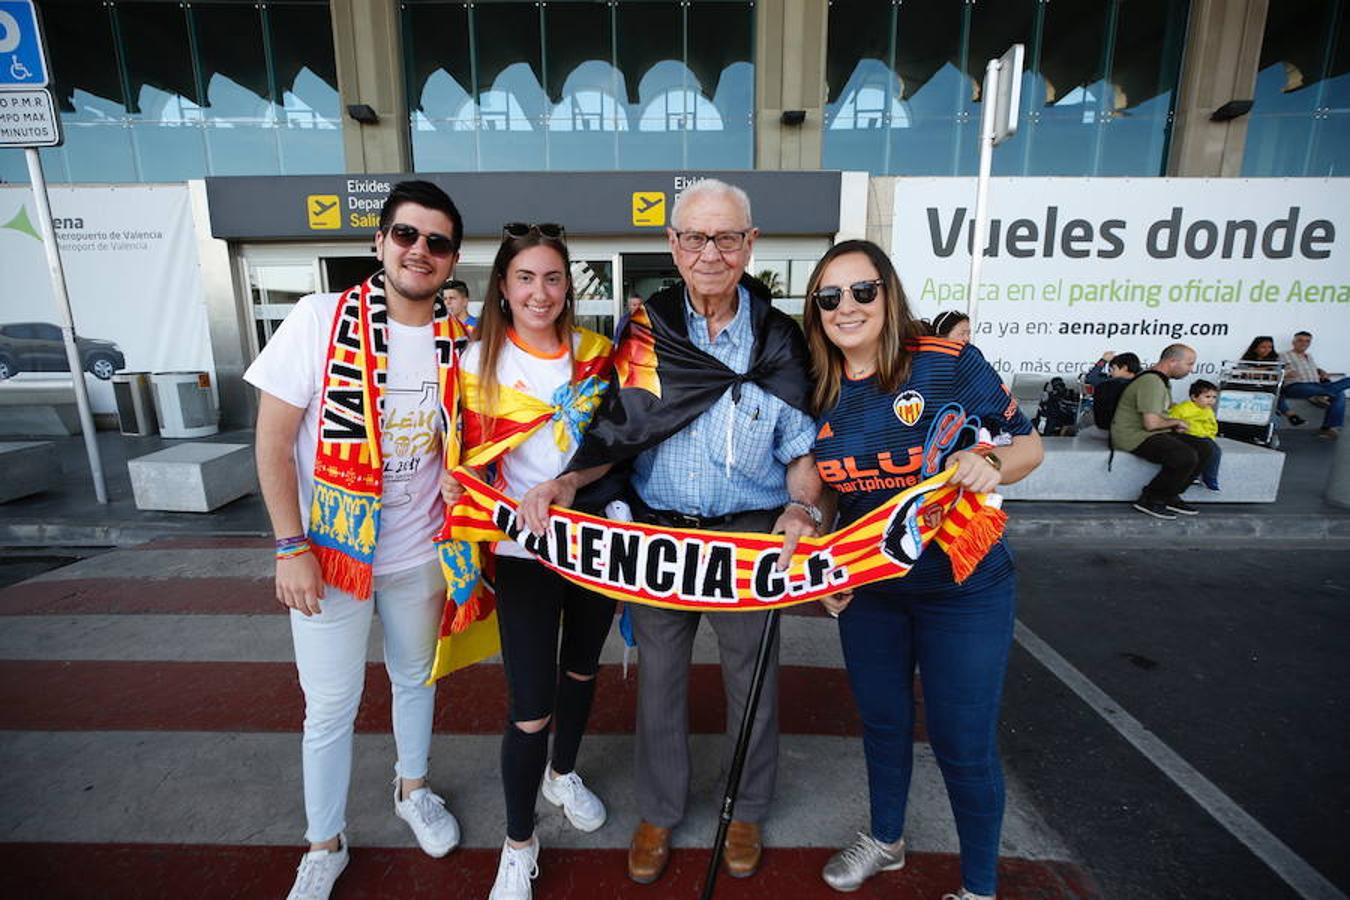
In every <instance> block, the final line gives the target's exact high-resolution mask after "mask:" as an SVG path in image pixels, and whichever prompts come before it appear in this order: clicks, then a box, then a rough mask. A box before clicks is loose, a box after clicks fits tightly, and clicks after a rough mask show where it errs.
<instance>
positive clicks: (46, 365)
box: [0, 322, 127, 381]
mask: <svg viewBox="0 0 1350 900" xmlns="http://www.w3.org/2000/svg"><path fill="white" fill-rule="evenodd" d="M75 347H76V348H77V349H78V350H79V351H80V365H81V366H82V367H83V368H84V371H86V372H88V373H89V374H91V375H93V376H94V377H95V378H101V379H102V380H104V381H107V380H108V379H109V378H112V377H113V373H114V372H116V371H117V370H118V369H125V368H126V366H127V358H126V357H125V356H124V355H123V354H122V351H121V350H119V349H118V347H117V345H116V344H114V343H113V342H112V341H104V340H99V339H98V338H87V337H79V336H78V335H77V336H76V338H75ZM69 371H70V363H69V362H67V360H66V344H65V341H63V340H62V339H61V329H60V328H58V327H57V326H55V325H52V324H51V323H49V322H10V323H9V324H7V325H0V380H3V379H5V378H9V377H11V376H13V375H17V374H19V373H20V372H69Z"/></svg>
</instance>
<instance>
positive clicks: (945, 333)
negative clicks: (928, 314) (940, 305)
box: [933, 309, 970, 344]
mask: <svg viewBox="0 0 1350 900" xmlns="http://www.w3.org/2000/svg"><path fill="white" fill-rule="evenodd" d="M933 336H934V337H940V338H946V339H947V340H949V341H956V342H957V343H958V344H969V343H970V316H968V315H966V314H965V313H963V312H957V311H956V310H954V309H944V310H943V311H942V312H940V313H938V314H937V315H936V316H934V317H933Z"/></svg>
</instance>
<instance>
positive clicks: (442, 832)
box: [394, 778, 459, 857]
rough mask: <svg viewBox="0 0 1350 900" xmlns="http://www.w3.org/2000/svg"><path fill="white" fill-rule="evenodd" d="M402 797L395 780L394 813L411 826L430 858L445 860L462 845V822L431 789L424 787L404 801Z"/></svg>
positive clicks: (418, 841)
mask: <svg viewBox="0 0 1350 900" xmlns="http://www.w3.org/2000/svg"><path fill="white" fill-rule="evenodd" d="M398 794H399V782H398V779H397V778H395V779H394V814H395V815H397V816H398V817H399V818H400V819H402V820H403V821H405V822H407V823H408V827H409V828H411V829H412V833H413V835H414V836H415V837H416V838H417V843H418V844H419V845H420V846H421V847H422V850H423V851H424V852H425V853H426V854H427V855H428V856H436V857H441V856H444V855H445V854H447V853H449V852H450V851H451V850H453V849H455V848H456V847H458V846H459V822H457V821H456V820H455V817H454V816H453V815H451V813H450V810H448V809H446V808H445V801H444V800H443V799H441V798H440V797H439V796H437V795H436V794H434V793H433V792H432V790H431V788H428V787H420V788H418V789H417V790H415V791H413V792H412V793H411V794H409V795H408V796H407V797H405V798H403V799H402V800H400V799H399V798H398Z"/></svg>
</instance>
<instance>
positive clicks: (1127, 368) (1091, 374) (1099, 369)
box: [1083, 350, 1143, 388]
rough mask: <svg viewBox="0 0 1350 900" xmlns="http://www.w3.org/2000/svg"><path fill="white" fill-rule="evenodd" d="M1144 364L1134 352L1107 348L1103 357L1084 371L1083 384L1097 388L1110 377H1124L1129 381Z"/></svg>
mask: <svg viewBox="0 0 1350 900" xmlns="http://www.w3.org/2000/svg"><path fill="white" fill-rule="evenodd" d="M1142 368H1143V366H1142V365H1141V364H1140V362H1139V357H1138V356H1135V355H1134V354H1133V353H1116V352H1115V351H1114V350H1107V351H1105V352H1104V353H1102V355H1101V358H1100V359H1098V360H1097V361H1096V362H1095V363H1093V364H1092V368H1090V369H1088V370H1087V371H1086V372H1084V373H1083V384H1086V385H1089V386H1090V387H1093V388H1095V387H1096V386H1097V385H1099V384H1101V383H1102V382H1103V381H1106V380H1107V379H1108V378H1123V379H1124V380H1126V381H1129V380H1130V379H1131V378H1133V377H1134V376H1136V375H1138V374H1139V370H1140V369H1142Z"/></svg>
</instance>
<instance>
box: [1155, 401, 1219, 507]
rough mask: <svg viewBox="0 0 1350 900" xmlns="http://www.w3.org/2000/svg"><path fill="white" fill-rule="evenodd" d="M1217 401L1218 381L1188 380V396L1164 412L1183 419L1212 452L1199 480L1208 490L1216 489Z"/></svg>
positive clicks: (1187, 429) (1191, 433)
mask: <svg viewBox="0 0 1350 900" xmlns="http://www.w3.org/2000/svg"><path fill="white" fill-rule="evenodd" d="M1218 402H1219V388H1218V385H1216V384H1214V383H1213V382H1211V381H1206V380H1205V379H1203V378H1197V379H1196V380H1195V381H1192V382H1191V399H1189V400H1183V401H1182V402H1180V403H1177V404H1174V405H1173V406H1172V408H1171V409H1169V410H1168V411H1167V414H1168V415H1169V416H1171V417H1172V418H1174V419H1180V420H1181V421H1183V422H1185V423H1186V434H1189V435H1191V436H1192V437H1198V438H1201V439H1202V440H1205V441H1208V442H1209V444H1210V447H1211V449H1212V451H1213V452H1211V453H1210V457H1209V462H1207V463H1205V468H1204V470H1203V471H1201V472H1200V481H1201V482H1203V483H1204V485H1205V487H1207V488H1209V489H1210V490H1211V491H1217V490H1218V489H1219V460H1220V458H1221V457H1222V456H1223V451H1222V450H1220V449H1219V444H1218V442H1217V441H1216V440H1214V439H1215V438H1216V437H1218V435H1219V420H1218V419H1217V418H1216V417H1215V415H1214V404H1216V403H1218Z"/></svg>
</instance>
